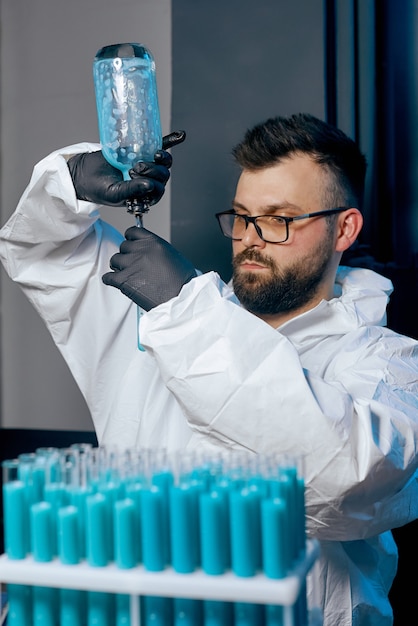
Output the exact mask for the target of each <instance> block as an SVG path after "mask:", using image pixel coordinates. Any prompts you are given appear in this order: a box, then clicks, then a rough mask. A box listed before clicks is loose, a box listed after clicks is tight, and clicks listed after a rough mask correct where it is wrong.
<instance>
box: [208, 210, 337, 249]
mask: <svg viewBox="0 0 418 626" xmlns="http://www.w3.org/2000/svg"><path fill="white" fill-rule="evenodd" d="M347 209H348V207H343V206H341V207H337V208H335V209H328V210H326V211H317V212H316V213H305V214H304V215H296V216H295V217H284V216H283V215H256V216H255V217H252V216H251V215H242V214H240V213H235V211H234V210H233V209H231V210H230V211H223V212H222V213H216V214H215V217H216V219H217V220H218V222H219V226H220V227H221V231H222V233H223V234H224V235H225V237H228V238H229V239H233V240H234V241H241V239H242V238H243V237H244V235H245V231H246V230H247V228H248V224H253V226H254V228H255V230H256V232H257V235H258V236H259V237H260V239H262V240H263V241H265V242H266V243H284V242H285V241H287V240H288V238H289V224H290V223H291V222H297V221H299V220H307V219H309V218H311V217H325V216H327V215H334V214H335V213H341V212H342V211H347Z"/></svg>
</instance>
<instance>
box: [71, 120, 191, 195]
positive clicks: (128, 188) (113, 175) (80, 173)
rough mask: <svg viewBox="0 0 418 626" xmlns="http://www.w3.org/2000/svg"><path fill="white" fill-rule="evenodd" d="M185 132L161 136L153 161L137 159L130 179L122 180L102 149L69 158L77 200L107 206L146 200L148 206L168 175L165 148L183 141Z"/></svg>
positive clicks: (120, 174)
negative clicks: (160, 146) (161, 140)
mask: <svg viewBox="0 0 418 626" xmlns="http://www.w3.org/2000/svg"><path fill="white" fill-rule="evenodd" d="M185 137H186V133H185V132H184V131H176V132H174V133H170V134H169V135H166V136H165V137H163V147H162V150H158V151H157V152H156V153H155V155H154V159H155V161H154V162H153V163H149V162H143V161H139V162H138V163H136V164H135V165H134V167H133V168H132V169H131V170H130V171H129V174H130V176H131V180H126V181H125V180H123V175H122V172H121V171H120V170H118V169H116V168H115V167H113V165H110V163H108V162H107V161H106V159H105V158H104V156H103V154H102V152H101V150H99V151H97V152H82V153H80V154H75V155H74V156H72V157H70V158H69V159H68V168H69V170H70V174H71V178H72V180H73V185H74V188H75V191H76V195H77V198H78V199H79V200H87V201H88V202H94V203H96V204H104V205H108V206H114V207H116V206H125V205H126V201H127V200H142V199H146V201H147V204H148V205H149V206H150V205H152V204H155V203H156V202H158V201H159V200H160V199H161V197H162V196H163V194H164V191H165V185H166V183H167V181H168V180H169V178H170V167H171V165H172V157H171V154H169V153H168V152H167V151H166V150H167V149H169V148H171V147H173V146H175V145H176V144H177V143H181V142H182V141H184V139H185Z"/></svg>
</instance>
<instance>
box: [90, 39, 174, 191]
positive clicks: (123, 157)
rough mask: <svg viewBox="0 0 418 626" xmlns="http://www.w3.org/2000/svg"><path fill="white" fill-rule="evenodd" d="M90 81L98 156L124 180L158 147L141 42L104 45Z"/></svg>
mask: <svg viewBox="0 0 418 626" xmlns="http://www.w3.org/2000/svg"><path fill="white" fill-rule="evenodd" d="M93 77H94V86H95V92H96V106H97V119H98V126H99V136H100V143H101V146H102V152H103V156H104V157H105V159H106V160H107V161H108V162H109V163H110V164H111V165H113V166H114V167H116V168H117V169H119V170H121V172H122V173H123V177H124V179H125V180H129V178H130V177H129V170H130V169H131V168H132V166H133V165H134V164H135V163H137V162H138V161H153V160H154V154H155V152H156V151H157V150H159V149H160V148H161V147H162V132H161V121H160V111H159V106H158V92H157V82H156V74H155V61H154V58H153V56H152V54H151V52H150V51H149V50H148V49H147V48H146V47H145V46H143V45H142V44H136V43H121V44H113V45H110V46H105V47H104V48H101V49H100V50H99V51H98V52H97V54H96V56H95V58H94V62H93Z"/></svg>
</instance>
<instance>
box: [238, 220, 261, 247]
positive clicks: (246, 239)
mask: <svg viewBox="0 0 418 626" xmlns="http://www.w3.org/2000/svg"><path fill="white" fill-rule="evenodd" d="M241 241H242V243H243V244H244V246H245V247H246V248H252V247H253V246H256V247H257V248H264V246H265V245H266V242H265V241H264V240H263V239H262V238H261V237H260V235H259V234H258V232H257V229H256V227H255V224H253V223H251V222H248V223H247V228H246V229H245V232H244V235H243V237H242V239H241Z"/></svg>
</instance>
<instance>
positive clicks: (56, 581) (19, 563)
mask: <svg viewBox="0 0 418 626" xmlns="http://www.w3.org/2000/svg"><path fill="white" fill-rule="evenodd" d="M318 555H319V545H318V542H317V541H316V540H312V539H309V540H308V541H307V549H306V554H305V556H304V558H303V559H302V560H301V561H300V562H299V563H296V564H295V567H294V568H293V570H292V571H291V572H289V574H288V576H286V578H283V579H280V580H274V579H271V578H267V577H266V576H265V575H264V574H257V575H256V576H252V577H251V578H240V577H238V576H235V575H234V574H233V573H232V572H226V573H225V574H222V575H220V576H210V575H207V574H205V573H203V572H202V571H201V570H198V571H195V572H192V573H190V574H178V573H176V572H174V570H173V569H172V568H171V567H168V568H166V569H165V570H163V571H162V572H149V571H146V570H145V569H144V567H143V566H142V565H139V566H137V567H135V568H133V569H130V570H121V569H119V568H117V567H116V566H115V565H114V564H110V565H107V566H106V567H90V566H89V565H88V564H87V563H86V562H81V563H78V564H76V565H64V564H62V563H61V562H60V561H59V559H54V560H53V561H52V562H49V563H38V562H35V561H34V560H33V558H32V557H30V556H29V557H26V558H25V559H20V560H12V559H9V558H8V557H7V555H6V554H3V555H1V556H0V581H2V582H3V583H15V584H22V585H38V586H46V587H57V588H63V589H78V590H85V591H103V592H106V593H123V594H128V595H129V596H131V603H130V606H131V625H130V626H140V615H139V612H138V610H137V607H138V603H137V602H136V600H137V598H138V597H139V596H144V595H147V596H152V595H158V596H160V595H161V590H162V589H163V590H164V596H166V597H176V598H185V597H187V598H193V599H201V600H204V599H207V600H222V601H227V602H240V601H241V602H254V603H258V604H276V605H281V606H283V609H284V611H283V624H284V626H293V625H294V613H293V607H294V605H295V603H296V601H297V600H298V598H299V595H300V593H302V592H303V590H304V582H305V579H306V576H307V574H308V573H309V571H310V570H311V568H312V566H313V565H314V563H315V561H316V559H317V558H318ZM317 619H318V617H317V616H314V617H312V619H311V620H310V626H320V624H319V622H318V621H317ZM313 620H315V624H314V623H313Z"/></svg>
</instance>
